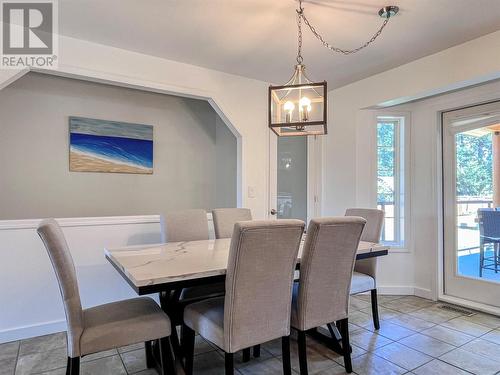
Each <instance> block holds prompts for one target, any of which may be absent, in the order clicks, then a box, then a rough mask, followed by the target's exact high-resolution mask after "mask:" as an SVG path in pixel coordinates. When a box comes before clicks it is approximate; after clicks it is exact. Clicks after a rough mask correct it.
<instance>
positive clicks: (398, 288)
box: [377, 285, 415, 296]
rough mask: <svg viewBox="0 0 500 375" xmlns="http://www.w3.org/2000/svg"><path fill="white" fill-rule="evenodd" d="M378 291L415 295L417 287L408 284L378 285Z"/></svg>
mask: <svg viewBox="0 0 500 375" xmlns="http://www.w3.org/2000/svg"><path fill="white" fill-rule="evenodd" d="M377 293H378V294H380V295H383V294H386V295H393V296H413V295H414V294H415V288H414V287H413V286H407V285H377Z"/></svg>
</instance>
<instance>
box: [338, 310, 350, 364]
mask: <svg viewBox="0 0 500 375" xmlns="http://www.w3.org/2000/svg"><path fill="white" fill-rule="evenodd" d="M340 335H341V336H342V351H343V354H344V367H345V371H346V372H347V373H351V372H352V362H351V344H350V343H349V323H348V320H347V318H346V319H343V320H341V323H340Z"/></svg>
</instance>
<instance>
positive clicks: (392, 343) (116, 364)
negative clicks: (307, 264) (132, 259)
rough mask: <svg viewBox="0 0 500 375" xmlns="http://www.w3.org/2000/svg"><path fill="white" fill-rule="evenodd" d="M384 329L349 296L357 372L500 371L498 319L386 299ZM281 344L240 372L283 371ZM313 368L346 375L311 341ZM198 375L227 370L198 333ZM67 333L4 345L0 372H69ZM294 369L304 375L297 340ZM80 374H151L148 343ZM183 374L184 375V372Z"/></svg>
mask: <svg viewBox="0 0 500 375" xmlns="http://www.w3.org/2000/svg"><path fill="white" fill-rule="evenodd" d="M379 304H380V306H379V307H380V314H381V328H380V330H379V331H378V332H377V333H375V332H374V330H373V325H372V320H371V313H370V303H369V296H368V295H359V296H357V297H353V298H352V299H351V312H350V315H351V316H350V321H351V327H350V329H351V343H352V347H353V353H352V358H353V369H354V372H355V373H356V374H358V375H372V374H377V375H384V374H417V375H432V374H439V375H460V374H471V373H472V374H480V375H495V374H496V375H498V374H500V317H494V316H491V315H486V314H481V313H477V314H475V315H473V316H470V317H467V316H463V315H462V314H460V313H457V312H453V311H449V310H442V309H439V308H438V303H435V302H432V301H428V300H425V299H422V298H418V297H413V296H406V297H404V296H380V297H379ZM280 355H281V343H280V341H279V340H278V341H274V342H270V343H267V344H264V345H263V347H262V355H261V358H259V359H252V360H251V361H250V362H248V363H242V362H241V355H237V356H236V369H237V371H236V373H238V374H240V375H241V374H243V375H252V374H255V375H257V374H258V375H267V374H281V373H282V370H281V369H282V367H281V360H280ZM308 360H309V373H310V374H317V375H333V374H345V371H344V368H343V367H342V364H343V361H342V357H340V356H339V355H337V354H335V353H333V352H331V351H329V350H328V349H326V348H325V347H323V346H322V345H320V344H318V343H316V342H314V341H313V340H311V339H310V340H309V342H308ZM194 363H195V374H197V375H222V374H224V357H223V355H222V353H221V352H220V351H219V350H217V349H216V348H214V347H213V346H212V345H210V344H209V343H208V342H206V341H205V340H203V339H202V338H201V337H199V336H198V337H197V341H196V357H195V361H194ZM65 365H66V342H65V334H64V333H58V334H54V335H48V336H43V337H36V338H33V339H28V340H22V341H20V342H11V343H6V344H1V345H0V375H13V374H16V375H24V374H45V375H59V374H61V375H64V374H65ZM292 366H293V369H294V373H296V374H298V359H297V345H296V342H295V341H293V340H292ZM81 374H82V375H87V374H88V375H90V374H92V375H121V374H123V375H127V374H137V375H148V374H156V372H155V371H154V370H147V369H146V364H145V356H144V348H143V345H140V344H139V345H132V346H129V347H125V348H120V349H118V350H109V351H106V352H102V353H97V354H94V355H91V356H88V357H85V358H83V360H82V368H81ZM179 374H182V372H181V371H179Z"/></svg>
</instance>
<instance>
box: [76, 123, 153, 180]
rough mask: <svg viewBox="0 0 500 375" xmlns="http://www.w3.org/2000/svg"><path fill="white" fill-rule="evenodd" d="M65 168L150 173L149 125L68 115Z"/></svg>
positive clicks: (150, 137) (82, 170) (80, 170)
mask: <svg viewBox="0 0 500 375" xmlns="http://www.w3.org/2000/svg"><path fill="white" fill-rule="evenodd" d="M69 170H70V171H73V172H107V173H134V174H152V173H153V127H152V126H151V125H141V124H131V123H127V122H120V121H106V120H96V119H89V118H84V117H70V118H69Z"/></svg>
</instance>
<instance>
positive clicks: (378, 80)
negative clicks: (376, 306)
mask: <svg viewBox="0 0 500 375" xmlns="http://www.w3.org/2000/svg"><path fill="white" fill-rule="evenodd" d="M499 77H500V31H499V32H495V33H492V34H489V35H486V36H484V37H481V38H478V39H475V40H472V41H470V42H467V43H464V44H461V45H458V46H455V47H452V48H450V49H447V50H445V51H442V52H439V53H437V54H434V55H430V56H427V57H425V58H422V59H419V60H416V61H414V62H411V63H409V64H406V65H403V66H400V67H398V68H395V69H392V70H389V71H386V72H384V73H381V74H377V75H375V76H372V77H369V78H366V79H364V80H361V81H358V82H355V83H353V84H351V85H348V86H345V87H342V88H339V89H337V90H333V91H331V92H330V93H329V95H330V98H329V103H330V105H329V115H330V118H332V119H333V120H332V123H331V124H330V125H329V134H328V136H327V137H326V138H325V140H324V147H323V150H324V152H323V165H324V176H323V196H322V208H323V214H326V215H328V214H340V213H342V212H343V211H344V210H345V208H346V207H349V206H374V205H375V204H376V195H375V194H373V181H372V179H371V178H370V176H373V170H372V171H371V172H370V168H373V159H371V158H373V157H374V154H373V152H370V148H369V137H373V133H372V134H370V133H367V129H366V124H367V121H370V119H373V114H370V113H369V112H367V111H364V110H363V109H366V108H370V107H377V106H388V105H395V104H400V103H405V102H408V101H410V100H417V99H422V98H425V97H429V96H431V95H437V94H441V93H446V92H449V91H450V90H456V89H459V88H464V87H468V86H470V85H473V84H478V83H483V82H488V81H490V80H493V79H496V78H499ZM407 109H408V107H400V108H398V110H399V111H401V110H407ZM432 111H433V112H432V113H431V112H427V114H426V116H427V119H422V118H419V115H418V114H415V116H417V118H414V114H413V113H411V114H410V116H411V120H412V121H411V122H412V124H411V127H412V133H411V138H412V146H413V148H412V155H413V157H412V160H411V165H412V167H411V168H412V170H413V173H412V185H413V187H416V190H415V191H414V192H413V194H412V196H411V206H412V217H411V219H412V228H413V232H414V233H411V237H412V238H413V241H412V242H410V243H409V244H408V246H407V248H406V249H403V250H402V252H393V253H392V254H391V255H389V256H388V257H384V258H382V259H380V265H379V283H378V285H379V287H380V288H381V289H382V290H383V291H384V292H393V293H397V292H402V291H407V292H409V291H411V292H416V293H417V294H419V295H422V296H426V297H436V296H437V289H438V283H437V259H436V257H434V256H431V255H432V254H436V253H437V249H438V245H439V238H438V235H439V233H438V223H437V221H436V220H437V219H436V217H435V215H430V213H429V211H428V208H429V206H428V205H429V204H431V205H433V207H434V212H435V211H436V207H437V206H438V196H437V193H438V191H437V187H436V179H437V167H436V164H435V162H436V155H437V150H436V142H437V141H438V134H437V133H436V130H435V129H434V131H424V132H420V131H416V129H419V128H420V127H421V126H422V121H424V122H425V121H429V119H432V121H434V123H433V124H434V125H435V118H436V117H435V116H437V114H436V111H437V109H433V110H432ZM370 173H371V174H370ZM353 186H355V188H354V189H353V188H352V187H353ZM415 228H418V229H419V231H418V232H417V231H416V230H415ZM429 252H431V253H429Z"/></svg>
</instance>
